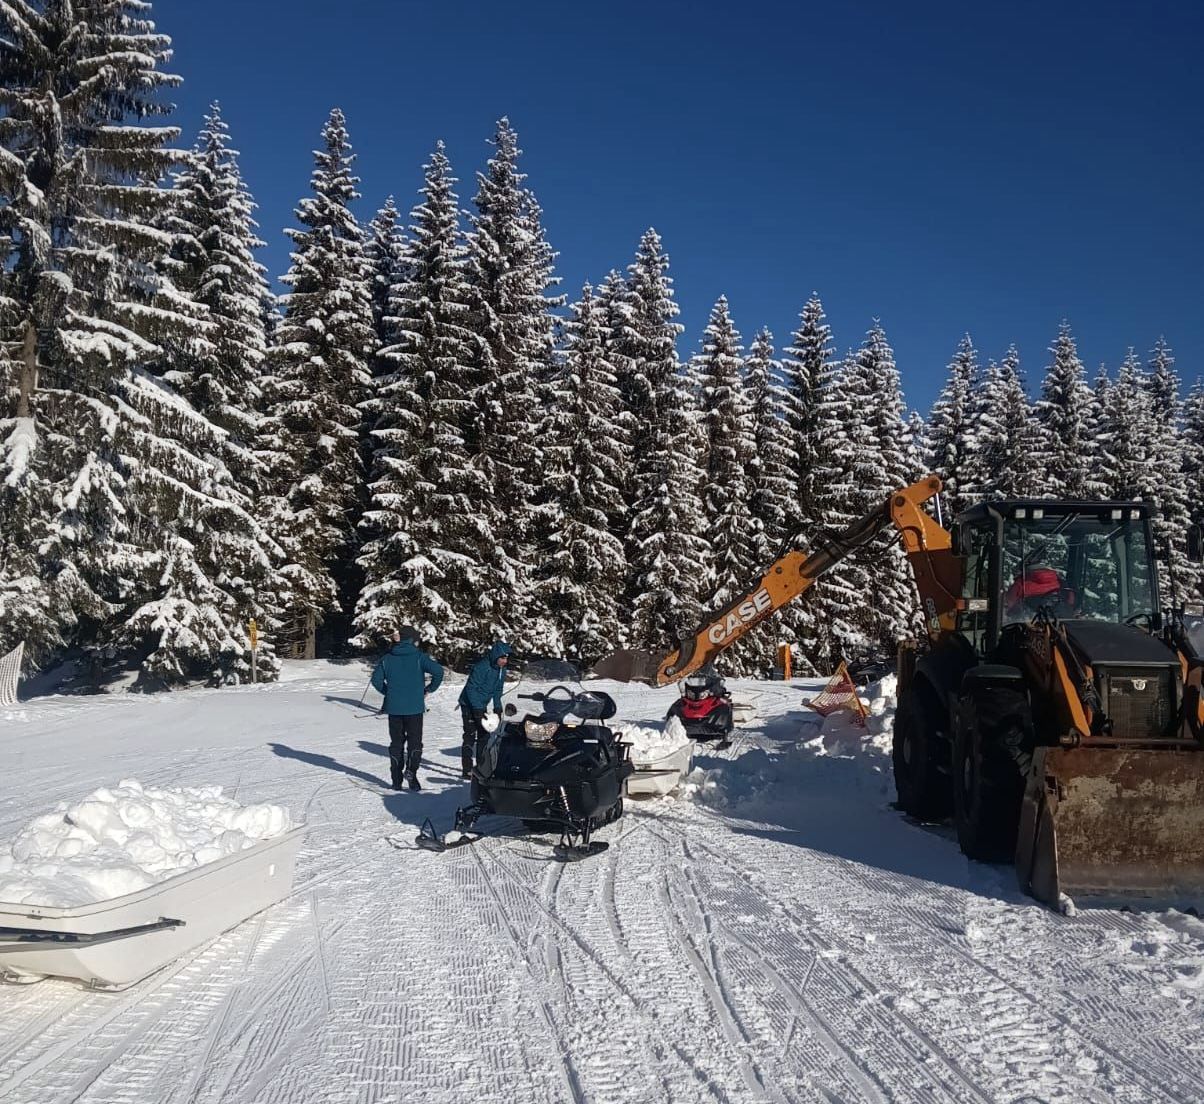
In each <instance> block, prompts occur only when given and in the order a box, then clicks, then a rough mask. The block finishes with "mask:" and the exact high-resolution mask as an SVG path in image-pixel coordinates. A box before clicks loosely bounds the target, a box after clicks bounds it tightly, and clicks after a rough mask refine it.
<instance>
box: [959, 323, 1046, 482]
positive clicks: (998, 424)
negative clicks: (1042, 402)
mask: <svg viewBox="0 0 1204 1104" xmlns="http://www.w3.org/2000/svg"><path fill="white" fill-rule="evenodd" d="M971 422H972V425H973V427H974V440H975V447H974V448H973V449H972V450H971V451H970V452H969V453H968V455H967V457H966V467H965V474H964V480H965V482H964V486H963V489H964V493H965V497H966V499H967V500H969V501H970V502H976V501H980V500H982V499H991V498H1026V497H1030V496H1033V495H1036V494H1037V491H1038V488H1039V485H1040V483H1039V479H1038V471H1037V467H1036V459H1035V452H1036V435H1037V426H1036V424H1035V422H1034V421H1033V415H1032V408H1031V405H1030V404H1029V401H1028V393H1027V391H1026V389H1025V386H1024V377H1023V376H1022V375H1021V373H1020V357H1019V354H1018V353H1017V352H1016V349H1015V347H1014V346H1013V347H1012V348H1009V349H1008V351H1007V353H1005V354H1004V358H1003V361H1002V362H1001V363H1000V364H995V363H992V364H991V365H990V367H989V368H988V369H987V372H986V375H985V376H984V378H983V381H982V385H981V387H979V388H978V389H977V391H976V393H975V397H974V400H973V402H972V404H971Z"/></svg>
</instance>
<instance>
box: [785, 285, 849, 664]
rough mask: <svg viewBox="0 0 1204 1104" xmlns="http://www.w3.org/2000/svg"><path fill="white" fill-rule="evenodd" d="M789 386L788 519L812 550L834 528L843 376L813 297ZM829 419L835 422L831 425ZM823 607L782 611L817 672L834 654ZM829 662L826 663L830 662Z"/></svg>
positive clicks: (788, 355)
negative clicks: (834, 381) (834, 385)
mask: <svg viewBox="0 0 1204 1104" xmlns="http://www.w3.org/2000/svg"><path fill="white" fill-rule="evenodd" d="M782 368H783V374H784V377H785V386H786V410H785V426H786V430H787V447H788V448H789V450H790V452H791V453H792V466H793V473H794V495H793V502H792V505H791V509H790V512H789V513H788V515H787V518H786V528H787V532H788V534H789V535H791V536H797V538H798V540H799V541H800V542H801V544H802V545H803V547H806V548H809V547H811V546H812V542H813V541H814V540H815V539H816V538H817V536H818V535H819V533H820V532H821V531H823V530H825V529H826V528H828V527H829V521H828V519H827V518H826V517H825V516H824V513H823V509H822V507H821V503H822V504H824V505H825V506H831V505H832V504H833V496H832V494H831V493H830V489H829V488H825V487H823V486H822V480H823V479H824V478H825V474H824V473H825V472H827V471H828V470H829V469H830V467H831V465H830V463H829V457H828V448H829V447H830V444H831V441H832V438H831V435H830V434H831V429H832V426H831V424H830V418H831V417H832V416H833V413H834V412H833V411H832V410H831V409H827V410H825V407H824V403H825V401H826V399H827V395H826V391H825V389H826V387H827V385H828V382H829V380H830V379H831V378H832V377H833V376H834V375H835V373H836V372H837V370H838V362H837V361H836V359H835V350H834V348H833V345H832V330H831V328H830V327H829V326H828V323H827V318H826V316H825V314H824V308H823V304H822V303H821V302H820V299H819V296H818V295H816V294H814V293H812V295H811V298H810V299H808V300H807V302H806V303H805V304H804V306H803V309H802V312H801V314H800V321H799V327H798V329H796V330H795V331H794V335H793V340H792V343H791V345H789V346H788V347H787V348H786V349H785V350H784V351H783V353H782ZM825 418H828V419H829V421H828V422H827V423H825ZM821 603H822V600H821V601H802V602H795V603H793V604H791V605H789V606H787V607H786V608H785V609H783V610H782V613H781V619H782V623H783V627H784V629H785V631H786V635H787V636H792V637H793V638H794V640H795V641H796V642H797V644H798V650H799V658H800V659H801V660H802V661H803V663H804V665H808V664H809V665H811V666H812V667H814V661H815V659H816V657H817V656H819V655H821V654H822V655H827V654H828V653H829V652H830V651H831V649H830V648H829V647H828V645H827V644H826V643H825V641H826V640H827V635H826V634H827V630H826V627H825V626H824V625H823V623H822V621H821V618H822V616H823V615H822V614H821V613H820V612H819V607H820V605H821ZM824 662H826V660H825V661H824Z"/></svg>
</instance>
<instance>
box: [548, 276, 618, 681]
mask: <svg viewBox="0 0 1204 1104" xmlns="http://www.w3.org/2000/svg"><path fill="white" fill-rule="evenodd" d="M551 392H552V402H551V404H550V407H549V409H548V411H547V413H546V414H545V424H544V426H543V429H542V430H541V433H540V437H541V439H542V440H543V442H544V458H543V472H544V489H543V490H544V494H543V501H542V502H541V504H540V508H539V512H538V516H537V522H538V525H537V530H538V532H539V534H540V539H539V541H538V543H537V547H536V550H537V553H538V555H537V562H538V564H539V565H540V566H539V570H538V572H537V582H536V605H537V608H538V610H539V611H540V615H539V619H538V620H539V623H538V624H537V625H536V626H533V628H535V635H536V637H537V640H538V643H539V646H540V648H541V650H549V651H552V652H554V653H555V654H560V655H565V656H568V657H569V658H571V659H574V660H579V661H581V662H583V663H586V664H589V663H592V662H593V661H595V660H597V659H598V658H599V657H600V656H602V655H604V654H605V653H607V652H609V651H611V650H613V649H614V648H616V647H618V646H619V645H620V644H622V643H623V642H624V641H625V638H626V632H625V626H624V625H623V619H622V617H621V613H620V602H621V598H622V590H623V583H624V572H625V569H626V563H625V562H624V558H623V543H622V541H621V540H619V539H618V538H617V537H616V536H615V535H614V530H615V526H616V523H617V521H618V519H620V518H621V517H622V516H623V514H624V511H625V504H624V502H623V495H622V487H621V485H620V484H621V479H622V477H623V474H624V472H625V470H626V468H627V466H628V463H629V458H628V456H627V455H626V450H625V448H624V446H623V443H622V441H621V440H620V439H619V437H618V436H617V435H616V433H615V431H614V426H615V420H616V416H617V413H618V409H619V391H618V387H617V385H616V383H615V372H614V368H613V366H612V365H611V363H610V361H609V359H608V355H607V342H606V316H605V313H604V309H603V306H602V304H601V303H600V302H599V300H598V299H596V298H595V297H594V292H593V288H592V287H591V286H590V285H589V284H586V285H585V287H584V288H583V289H582V292H581V300H580V301H579V302H578V303H575V304H574V305H573V308H572V316H571V318H570V319H569V321H568V322H567V323H566V325H565V349H564V356H563V358H562V360H561V362H560V364H559V366H558V367H557V369H556V372H555V375H554V377H553V379H552V383H551Z"/></svg>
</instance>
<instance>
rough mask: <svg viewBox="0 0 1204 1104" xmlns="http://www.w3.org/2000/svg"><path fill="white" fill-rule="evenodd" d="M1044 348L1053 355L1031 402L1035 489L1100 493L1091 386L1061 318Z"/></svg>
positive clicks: (1059, 494)
mask: <svg viewBox="0 0 1204 1104" xmlns="http://www.w3.org/2000/svg"><path fill="white" fill-rule="evenodd" d="M1049 351H1050V353H1051V354H1052V356H1053V360H1052V362H1051V363H1050V365H1049V367H1048V368H1047V369H1046V373H1045V380H1044V382H1043V383H1042V385H1041V398H1040V399H1038V401H1037V406H1036V420H1037V427H1038V435H1037V442H1036V444H1037V452H1036V461H1037V467H1038V470H1039V471H1040V472H1041V486H1040V487H1039V489H1038V493H1039V494H1040V495H1041V496H1043V497H1049V498H1094V497H1099V496H1100V495H1101V494H1102V493H1103V486H1102V484H1101V482H1100V480H1099V479H1098V478H1097V477H1096V476H1095V474H1094V467H1095V460H1096V458H1097V456H1096V453H1097V449H1096V442H1095V439H1094V430H1093V428H1092V423H1091V420H1090V411H1091V404H1092V398H1091V388H1090V387H1088V385H1087V380H1086V374H1085V371H1084V369H1083V362H1082V361H1081V360H1080V359H1079V354H1078V349H1077V348H1076V347H1075V343H1074V336H1073V335H1072V334H1071V332H1070V325H1069V323H1066V322H1063V323H1062V325H1061V327H1060V329H1059V330H1058V336H1057V338H1056V339H1055V341H1054V343H1053V345H1051V346H1050V350H1049Z"/></svg>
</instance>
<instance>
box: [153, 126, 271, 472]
mask: <svg viewBox="0 0 1204 1104" xmlns="http://www.w3.org/2000/svg"><path fill="white" fill-rule="evenodd" d="M175 194H176V203H175V204H173V206H172V210H171V213H170V215H169V217H168V218H167V219H166V220H165V225H166V227H167V228H168V230H169V231H170V232H171V233H172V235H173V238H174V240H173V243H172V258H171V272H172V276H173V279H174V281H175V283H176V286H177V287H179V288H180V289H181V290H182V291H184V292H185V293H187V294H188V295H190V296H191V297H192V298H193V299H195V300H196V301H197V302H199V303H202V304H204V306H205V307H207V308H208V314H207V315H206V318H207V320H208V322H209V323H210V328H209V332H208V338H209V341H208V344H207V345H206V346H204V347H203V348H202V349H200V350H196V351H194V350H191V349H189V348H187V347H184V348H180V349H177V350H173V356H172V358H171V368H170V370H169V371H168V372H167V373H165V378H167V379H168V380H170V381H171V382H173V383H175V384H176V385H177V386H178V387H179V388H180V389H181V390H182V391H183V392H184V393H185V394H186V395H187V396H188V398H189V399H190V400H191V402H192V405H193V406H194V407H196V409H197V410H198V411H200V413H202V414H204V415H205V417H206V418H208V419H209V420H210V421H211V422H213V423H214V424H215V425H218V426H221V428H222V429H224V430H226V432H227V433H228V434H229V444H230V448H231V450H232V454H233V455H232V459H231V467H232V469H234V472H235V476H236V482H237V483H238V486H239V488H240V489H241V490H243V491H245V492H247V493H251V494H253V493H257V492H259V491H261V490H262V489H263V488H264V486H265V483H266V479H265V476H264V473H263V472H262V471H261V470H260V467H261V465H260V464H259V462H258V460H257V458H256V456H255V455H254V453H253V451H252V450H253V446H254V442H255V439H256V437H257V435H258V428H259V415H258V413H257V411H258V410H259V408H260V407H261V406H262V388H261V386H260V377H261V376H262V374H263V370H264V361H265V358H266V356H267V334H266V330H265V323H264V316H265V305H269V304H273V302H274V300H273V298H272V294H271V290H270V289H269V287H268V282H267V276H266V270H265V269H264V267H263V265H261V264H260V263H259V262H258V261H257V260H256V259H255V251H256V250H257V249H260V248H262V247H263V244H264V243H263V242H262V241H260V239H259V237H258V235H257V233H256V231H257V228H258V227H257V224H256V222H255V219H254V214H253V213H254V210H255V202H254V200H253V199H252V198H251V196H250V193H249V192H248V191H247V188H246V185H245V184H244V183H243V179H242V173H241V171H240V169H239V166H238V151H237V150H234V149H231V148H230V145H229V128H228V127H227V126H226V123H225V121H224V120H223V119H222V116H221V110H220V108H219V106H218V105H217V104H213V105H212V106H211V107H210V109H209V114H208V115H206V116H205V121H204V125H203V126H202V128H201V133H200V136H199V137H198V139H197V143H196V146H195V148H194V151H193V157H192V159H191V160H190V161H189V163H188V164H187V165H186V166H185V167H184V168H183V169H182V170H181V171H180V172H178V173H177V174H176V176H175Z"/></svg>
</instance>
